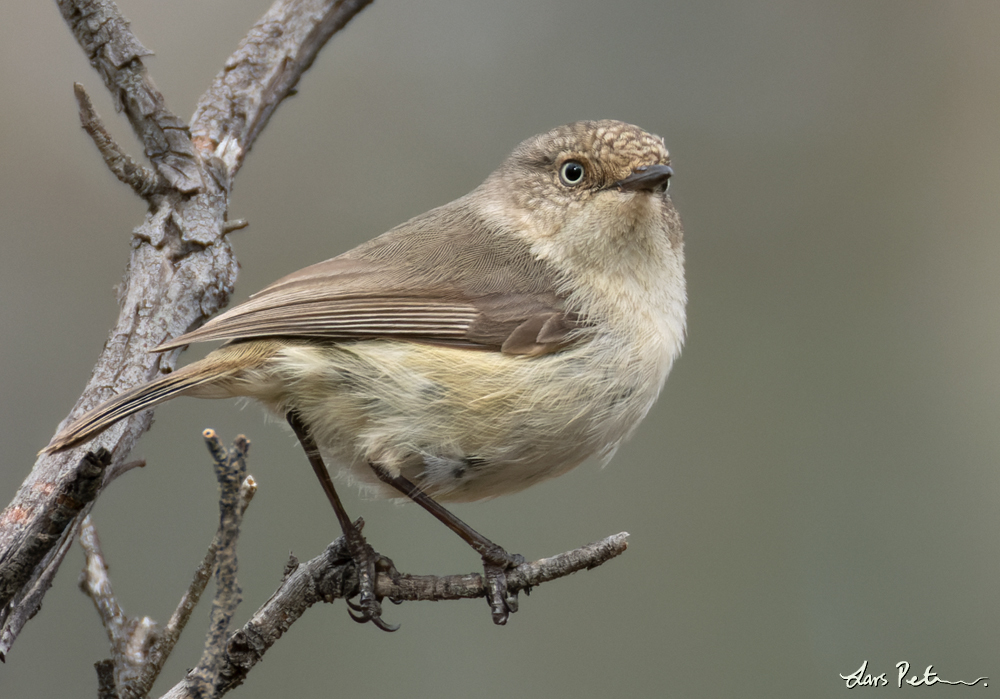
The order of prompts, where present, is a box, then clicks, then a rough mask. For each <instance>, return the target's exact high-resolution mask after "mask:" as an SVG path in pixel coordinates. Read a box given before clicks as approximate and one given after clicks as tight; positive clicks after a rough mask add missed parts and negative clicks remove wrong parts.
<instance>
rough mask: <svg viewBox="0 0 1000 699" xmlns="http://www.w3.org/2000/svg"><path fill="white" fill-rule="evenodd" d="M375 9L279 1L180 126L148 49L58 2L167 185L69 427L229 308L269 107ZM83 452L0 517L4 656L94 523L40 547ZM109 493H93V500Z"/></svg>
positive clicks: (154, 369)
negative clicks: (149, 63) (236, 205)
mask: <svg viewBox="0 0 1000 699" xmlns="http://www.w3.org/2000/svg"><path fill="white" fill-rule="evenodd" d="M370 1H371V0H354V1H347V0H344V1H337V0H278V1H277V2H275V4H274V5H273V6H272V7H271V9H270V10H269V11H268V12H267V14H266V15H265V16H264V17H263V18H262V19H261V20H260V21H259V22H258V23H257V24H256V25H255V26H254V28H253V29H252V30H251V31H250V34H249V35H248V36H247V38H246V39H245V40H244V41H243V42H242V43H241V45H240V47H239V48H238V49H237V51H236V53H234V54H233V56H232V57H231V58H230V59H229V61H228V62H227V64H226V67H225V68H224V69H223V71H222V72H221V73H220V74H219V76H218V77H217V78H216V80H215V82H214V83H213V85H212V87H211V88H210V89H209V90H208V91H207V92H206V93H205V95H204V96H203V97H202V99H201V100H200V102H199V105H198V108H197V111H196V113H195V117H194V119H193V121H192V123H191V125H190V128H189V127H187V126H185V124H184V123H183V121H181V120H180V119H179V118H178V117H177V116H175V115H174V114H173V113H172V112H170V110H169V109H168V108H167V106H166V101H165V100H164V98H163V96H162V95H161V94H160V93H159V92H158V91H157V90H156V88H155V87H154V85H153V83H152V81H151V80H150V79H149V78H148V76H147V75H146V70H145V67H144V66H143V63H142V57H143V56H145V55H148V54H149V51H148V50H147V49H145V48H144V47H143V46H142V44H141V43H140V42H139V41H138V40H137V39H136V38H135V36H134V35H133V34H132V32H131V31H130V29H129V25H128V22H127V21H126V20H125V18H124V17H123V16H122V15H121V13H120V12H119V10H118V8H117V6H116V5H115V4H114V3H113V2H111V1H110V0H58V5H59V8H60V11H61V12H62V15H63V17H64V18H65V19H66V21H67V23H68V24H69V25H70V28H71V29H72V31H73V34H74V36H75V37H76V39H77V41H78V42H79V44H80V46H81V47H82V48H83V49H84V51H85V52H86V53H87V56H88V58H89V59H90V61H91V64H92V65H93V66H94V68H95V69H96V70H97V71H98V73H99V74H100V75H101V77H102V78H103V80H104V83H105V85H106V86H107V87H108V89H109V90H110V91H111V92H112V94H113V95H114V97H115V99H116V100H117V102H118V104H119V105H120V106H121V108H122V111H123V112H124V114H125V115H126V117H127V118H128V119H129V122H130V123H131V124H132V127H133V129H134V130H135V132H136V134H137V135H138V136H139V138H140V140H141V141H142V143H143V145H144V149H145V154H146V157H147V158H148V160H149V161H150V163H151V164H152V166H153V168H154V169H155V171H156V175H157V177H156V179H157V180H159V179H160V178H162V180H164V181H165V182H166V186H165V187H162V188H160V187H159V186H157V187H151V188H150V189H149V190H141V188H138V189H139V191H140V194H143V195H144V198H145V199H146V201H147V202H148V203H149V210H148V212H147V214H146V216H145V220H144V221H143V222H142V223H141V224H139V226H138V227H137V228H136V229H135V230H134V231H133V234H132V241H131V247H132V250H131V255H130V258H129V263H128V267H127V268H126V271H125V278H124V280H123V282H122V284H121V287H120V289H121V290H120V294H119V305H120V308H121V311H120V314H119V317H118V321H117V323H116V324H115V327H114V328H113V329H112V331H111V333H110V335H109V337H108V341H107V343H106V344H105V346H104V350H103V352H102V353H101V355H100V357H99V358H98V361H97V364H96V365H95V367H94V372H93V375H92V376H91V378H90V381H89V382H88V383H87V386H86V388H85V389H84V392H83V394H82V395H81V396H80V398H79V400H78V401H77V403H76V405H74V406H73V409H72V410H71V411H70V413H69V415H68V416H67V419H69V418H72V417H75V416H77V415H80V414H82V413H84V412H86V411H88V410H90V409H91V408H93V407H94V406H96V405H97V404H99V403H101V402H103V401H104V400H106V399H107V398H109V397H111V396H112V395H114V394H116V393H118V392H120V391H122V390H124V389H126V388H129V387H132V386H135V385H137V384H140V383H143V382H146V381H149V380H150V379H152V378H154V377H155V376H156V375H157V374H158V373H160V372H163V371H169V370H171V369H172V368H173V367H174V365H175V363H176V360H177V355H178V354H179V352H169V353H166V354H154V353H151V352H150V350H152V349H153V348H154V347H156V346H157V345H159V344H161V343H162V342H165V341H167V340H170V339H172V338H174V337H177V336H179V335H181V334H183V333H185V332H187V331H188V330H191V329H192V328H194V327H197V326H198V325H200V324H201V323H203V322H204V321H205V319H206V318H209V317H211V316H212V315H213V314H214V313H216V312H217V311H218V310H219V309H220V308H222V307H223V306H225V304H226V302H227V301H228V298H229V294H230V293H231V292H232V290H233V285H234V283H235V280H236V270H237V265H236V260H235V258H234V257H233V253H232V250H231V248H230V246H229V243H228V242H227V240H226V238H225V233H226V232H227V230H228V227H227V222H226V215H227V209H228V204H229V189H230V186H231V184H232V180H233V176H234V175H235V173H236V171H237V170H238V169H239V167H240V165H241V164H242V162H243V159H244V157H245V156H246V154H247V152H248V151H249V150H250V148H251V146H252V145H253V141H254V139H255V138H256V137H257V135H258V134H259V133H260V131H261V129H262V128H263V126H264V125H265V124H266V123H267V120H268V118H269V117H270V115H271V114H272V113H273V111H274V109H275V108H276V107H277V106H278V104H280V103H281V101H282V100H283V99H284V98H285V97H287V96H288V95H289V93H290V91H291V89H292V87H293V86H294V85H295V84H296V82H297V81H298V79H299V77H300V76H301V75H302V73H303V72H304V71H305V70H306V69H308V67H309V66H310V65H311V64H312V62H313V59H314V58H315V57H316V54H317V53H318V52H319V50H320V49H321V48H322V46H323V45H324V44H325V42H326V41H327V40H328V39H329V38H330V37H331V36H332V35H333V34H334V33H335V32H336V31H337V30H338V29H340V28H341V27H343V26H344V25H345V24H346V23H347V22H348V21H349V20H350V19H351V18H352V17H353V16H354V15H356V14H357V13H358V12H359V11H360V10H361V9H363V8H364V7H365V6H366V5H368V4H369V3H370ZM79 98H80V93H79V91H78V99H79ZM80 101H81V118H82V120H83V122H84V125H85V126H86V127H87V132H88V133H90V134H91V136H92V137H94V138H95V141H96V142H97V144H98V147H99V148H100V150H101V152H102V154H103V155H104V157H105V159H106V160H108V158H109V155H108V154H109V153H111V154H112V155H114V154H116V153H121V152H123V151H122V149H121V148H120V147H117V146H116V145H114V144H109V143H107V142H105V143H102V142H101V138H102V136H103V135H106V131H104V130H102V129H100V128H98V127H99V120H98V118H97V116H96V114H94V113H93V109H92V108H91V107H89V105H85V104H84V100H82V99H81V100H80ZM192 133H193V134H195V138H194V139H192V138H191V134H192ZM95 134H97V135H95ZM109 164H110V163H109ZM112 170H113V171H114V168H112ZM116 174H118V173H117V172H116ZM146 181H148V178H147V180H146ZM133 188H134V189H137V188H136V187H135V185H133ZM150 422H151V414H150V413H149V412H145V413H141V414H139V415H135V416H133V417H131V418H128V419H127V420H123V421H122V422H120V423H118V424H117V425H115V426H114V427H112V428H111V429H109V430H108V431H107V432H105V433H104V434H102V435H101V436H100V437H98V438H97V439H96V440H95V441H94V442H92V443H91V444H89V445H88V449H91V450H93V449H97V448H104V449H107V451H108V452H109V453H110V454H111V459H112V467H113V468H114V467H115V466H117V465H120V464H121V463H122V462H123V461H124V460H125V458H126V457H127V455H128V453H129V451H130V450H131V449H132V447H133V446H134V444H135V442H136V440H137V439H138V437H139V435H141V434H142V433H143V432H144V431H145V430H146V429H148V427H149V425H150ZM83 454H84V451H83V450H80V449H77V450H72V451H68V452H65V453H61V454H55V455H47V456H43V457H39V459H38V460H37V461H36V462H35V465H34V468H33V469H32V471H31V473H30V474H29V475H28V477H27V478H26V479H25V481H24V483H22V485H21V487H20V488H19V489H18V491H17V493H16V495H15V496H14V499H13V500H12V501H11V503H10V505H8V507H7V508H6V509H5V510H4V511H3V512H2V513H0V581H2V583H0V584H2V588H0V591H2V592H3V594H2V596H0V659H3V658H4V657H5V656H6V654H7V652H8V651H9V649H10V647H11V645H12V643H13V642H14V639H15V638H16V637H17V634H18V632H19V631H20V629H21V627H23V625H24V623H25V622H26V621H27V620H28V619H29V618H30V617H31V616H32V615H33V614H34V612H35V611H37V608H38V606H37V605H38V604H40V602H41V597H42V594H44V587H47V584H48V583H46V582H44V581H46V580H51V576H52V575H53V574H54V572H55V569H57V568H58V564H59V561H61V558H62V557H61V555H58V553H57V552H59V551H63V552H64V551H65V549H66V544H67V541H68V540H70V539H71V538H72V537H73V536H74V534H75V532H76V530H77V528H78V526H79V523H80V521H81V520H82V518H83V516H85V515H86V514H87V512H89V505H85V506H84V507H83V509H82V510H81V511H80V512H79V513H78V515H77V516H76V517H75V518H72V519H71V520H70V522H69V524H68V526H65V527H64V529H63V530H62V531H61V532H59V533H52V532H50V533H49V535H48V536H49V538H48V539H47V540H45V541H42V542H41V543H39V541H38V532H39V531H40V529H44V528H45V525H44V524H40V523H44V522H52V521H54V515H53V513H54V511H55V510H56V508H57V507H58V501H59V498H60V494H61V493H64V492H66V490H67V489H68V488H70V487H71V486H70V483H72V482H73V481H74V480H75V479H76V478H77V466H78V464H80V460H81V458H82V456H83ZM105 485H106V482H103V483H101V485H100V486H99V487H98V489H97V492H96V493H95V497H96V496H97V495H99V494H100V490H101V489H102V488H103V487H104V486H105ZM27 551H30V552H32V553H31V554H30V555H28V554H26V553H25V552H27ZM39 552H42V554H43V555H42V558H41V560H40V562H38V561H37V560H36V559H38V557H39V556H38V554H39ZM39 585H42V588H40V587H39ZM39 589H42V594H38V592H39Z"/></svg>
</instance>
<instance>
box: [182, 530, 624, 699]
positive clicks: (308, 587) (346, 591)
mask: <svg viewBox="0 0 1000 699" xmlns="http://www.w3.org/2000/svg"><path fill="white" fill-rule="evenodd" d="M627 548H628V534H626V533H621V534H616V535H614V536H609V537H608V538H606V539H602V540H601V541H598V542H595V543H593V544H588V545H587V546H583V547H581V548H579V549H576V550H574V551H568V552H566V553H562V554H559V555H558V556H553V557H552V558H542V559H539V560H537V561H534V562H532V563H524V564H522V565H520V566H518V567H516V568H513V569H511V570H509V571H507V585H508V587H509V589H510V590H512V591H520V590H524V589H528V588H530V587H533V586H536V585H540V584H542V583H544V582H548V581H550V580H555V579H556V578H560V577H563V576H565V575H569V574H571V573H574V572H576V571H579V570H585V569H587V570H589V569H591V568H595V567H597V566H599V565H601V564H602V563H604V562H605V561H609V560H611V559H612V558H615V557H616V556H619V555H621V554H622V553H624V552H625V549H627ZM394 578H395V579H394ZM357 583H358V578H357V571H356V570H355V567H354V562H353V561H352V560H351V558H350V554H349V553H348V551H347V548H346V546H345V544H344V540H343V537H339V538H337V539H336V540H335V541H334V542H333V543H332V544H330V545H329V546H328V547H327V548H326V550H325V551H324V552H323V553H321V554H320V555H319V556H317V557H316V558H313V559H312V560H310V561H308V562H307V563H304V564H301V565H300V564H298V562H297V561H295V560H294V558H293V560H292V561H291V562H290V565H289V567H288V568H286V574H285V577H284V579H283V580H282V582H281V586H280V587H279V588H278V589H277V590H276V591H275V592H274V594H273V595H271V598H270V599H269V600H268V601H267V602H265V603H264V605H263V606H262V607H261V608H260V609H258V610H257V612H256V613H254V615H253V617H251V618H250V620H249V621H248V622H247V623H246V624H245V625H244V626H243V628H241V629H239V630H238V631H236V632H235V633H234V634H233V635H232V636H231V637H230V638H229V641H228V643H227V645H226V652H225V658H224V660H225V662H224V664H223V665H222V666H221V667H220V668H219V684H218V685H217V686H216V694H215V696H216V697H221V696H222V695H223V694H225V693H226V692H228V691H229V690H231V689H234V688H235V687H238V686H239V685H240V684H242V683H243V681H244V680H245V679H246V676H247V674H248V673H249V672H250V670H251V669H253V667H254V666H255V665H256V664H257V663H258V662H259V661H260V660H261V659H262V658H263V656H264V653H266V652H267V650H268V648H270V647H271V646H272V645H274V643H275V642H276V641H277V640H278V639H279V638H281V636H282V635H283V634H284V633H285V632H286V631H287V630H288V629H289V628H290V627H291V625H292V624H293V623H295V621H296V620H298V618H299V617H301V616H302V614H303V613H304V612H305V610H306V609H308V608H309V607H311V606H312V605H314V604H316V603H317V602H333V601H334V600H336V599H339V598H344V599H346V598H349V597H351V596H353V595H355V594H357ZM376 591H377V593H378V595H379V596H380V597H388V598H389V599H392V600H394V601H407V600H413V601H416V600H421V601H438V600H455V599H474V598H477V597H485V596H486V594H487V588H486V586H485V585H484V583H483V577H482V575H480V574H479V573H472V574H470V575H449V576H443V577H438V576H433V575H420V576H414V575H392V574H386V573H384V572H382V573H380V574H379V576H378V580H377V581H376ZM194 696H195V695H194V694H192V693H191V690H190V687H189V685H188V683H187V680H182V681H180V682H178V683H177V684H176V685H174V687H173V688H172V689H171V690H170V691H169V692H167V693H166V694H165V695H163V697H164V699H182V698H186V697H194Z"/></svg>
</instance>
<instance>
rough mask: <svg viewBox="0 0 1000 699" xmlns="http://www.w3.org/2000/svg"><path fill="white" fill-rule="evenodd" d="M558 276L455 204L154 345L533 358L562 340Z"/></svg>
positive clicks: (568, 323) (569, 323)
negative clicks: (348, 347)
mask: <svg viewBox="0 0 1000 699" xmlns="http://www.w3.org/2000/svg"><path fill="white" fill-rule="evenodd" d="M558 281H559V280H558V275H557V274H556V272H555V271H554V270H553V269H552V268H551V266H549V265H548V264H547V263H545V262H543V261H541V260H537V259H535V258H534V257H533V256H532V254H531V252H530V250H529V248H528V245H527V244H526V243H524V242H523V241H522V240H521V239H520V238H518V237H515V236H513V235H510V234H508V233H506V232H504V231H497V230H491V229H490V228H489V227H488V226H487V225H486V224H485V223H484V222H483V221H482V219H480V218H477V217H476V216H474V215H472V214H471V213H470V212H469V209H468V207H467V206H463V200H459V201H457V202H453V203H452V204H449V205H447V206H444V207H441V208H439V209H435V210H433V211H430V212H428V213H426V214H424V215H423V216H420V217H417V218H415V219H412V220H411V221H408V222H406V223H404V224H402V225H401V226H398V227H397V228H394V229H393V230H391V231H389V232H388V233H385V234H384V235H381V236H379V237H378V238H375V239H374V240H371V241H369V242H368V243H365V244H363V245H361V246H359V247H357V248H355V249H353V250H351V251H349V252H347V253H344V254H343V255H341V256H339V257H335V258H333V259H331V260H327V261H326V262H320V263H319V264H315V265H312V266H310V267H306V268H305V269H302V270H299V271H298V272H295V273H293V274H290V275H289V276H287V277H285V278H283V279H280V280H278V281H277V282H275V283H274V284H272V285H271V286H269V287H267V288H266V289H264V290H263V291H261V292H259V293H257V294H255V295H254V296H252V297H251V298H250V299H249V300H248V301H246V302H245V303H243V304H240V305H239V306H236V307H235V308H233V309H231V310H230V311H228V312H226V313H224V314H222V315H220V316H218V317H217V318H214V319H213V320H211V321H209V322H208V323H206V324H205V325H204V326H202V327H201V328H199V329H198V330H194V331H192V332H189V333H187V334H185V335H182V336H181V337H179V338H177V339H176V340H174V341H172V342H169V343H166V344H164V345H161V346H160V347H159V348H158V349H160V350H167V349H172V348H175V347H179V346H181V345H186V344H190V343H192V342H199V341H203V340H244V339H250V338H259V337H267V336H283V337H312V338H322V339H331V340H344V339H354V338H373V337H381V338H396V339H407V340H414V341H419V342H431V343H436V344H447V345H454V346H465V347H478V348H481V349H493V350H500V351H503V352H504V353H507V354H527V355H536V354H544V353H547V352H553V351H556V350H558V349H560V348H562V347H564V346H566V344H568V342H569V341H570V337H569V335H570V332H571V331H572V330H573V328H575V327H577V326H578V325H579V323H578V322H577V321H576V319H575V318H572V317H570V315H568V314H567V313H566V310H565V305H564V302H563V297H562V295H561V294H560V293H559V290H558Z"/></svg>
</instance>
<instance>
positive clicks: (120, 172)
mask: <svg viewBox="0 0 1000 699" xmlns="http://www.w3.org/2000/svg"><path fill="white" fill-rule="evenodd" d="M73 92H74V93H75V94H76V103H77V104H78V105H79V106H80V123H81V124H82V125H83V130H84V131H86V132H87V134H88V135H89V136H90V138H91V139H93V141H94V145H95V146H97V150H98V151H100V153H101V157H103V158H104V164H105V165H107V166H108V169H109V170H111V172H112V174H113V175H114V176H115V177H117V178H118V179H119V180H121V181H122V182H124V183H125V184H127V185H128V186H129V187H131V188H132V189H133V190H135V193H136V194H138V195H139V196H140V197H142V198H143V199H146V198H148V197H149V196H151V195H153V194H162V193H164V192H166V191H167V190H168V188H169V185H168V184H167V181H166V180H165V179H164V178H163V177H161V176H160V175H158V174H157V173H155V172H153V171H152V170H150V169H149V168H145V167H143V166H142V165H140V164H139V163H137V162H135V161H134V160H133V159H132V156H130V155H129V154H128V153H126V152H125V151H124V149H123V148H122V147H121V146H119V145H118V143H117V142H116V141H115V139H114V138H113V137H112V136H111V134H110V133H108V130H107V129H106V128H105V127H104V123H103V122H102V121H101V117H99V116H98V115H97V112H96V111H95V110H94V105H93V103H92V102H91V101H90V96H89V95H88V94H87V91H86V90H85V89H84V87H83V85H81V84H80V83H73Z"/></svg>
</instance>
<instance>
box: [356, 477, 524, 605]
mask: <svg viewBox="0 0 1000 699" xmlns="http://www.w3.org/2000/svg"><path fill="white" fill-rule="evenodd" d="M370 465H371V467H372V470H373V471H374V472H375V475H376V476H378V478H379V480H381V481H382V482H383V483H387V484H388V485H391V486H392V487H393V488H395V489H396V490H398V491H399V492H401V493H402V494H403V495H405V496H406V497H408V498H410V499H411V500H412V501H413V502H415V503H417V504H418V505H420V506H421V507H422V508H424V509H425V510H427V511H428V512H430V513H431V514H432V515H434V516H435V517H436V518H437V519H438V520H440V521H441V523H442V524H444V525H445V526H446V527H448V528H449V529H451V530H452V531H453V532H455V533H456V534H458V535H459V536H460V537H462V540H463V541H465V543H467V544H468V545H469V546H471V547H472V548H473V550H474V551H475V552H476V553H478V554H479V555H480V556H482V558H483V569H484V572H485V574H486V575H485V578H486V586H487V590H488V593H487V594H488V598H487V601H488V602H489V603H490V609H491V610H492V612H493V623H494V624H499V625H503V624H506V623H507V617H508V616H510V613H511V612H516V611H517V593H516V592H514V593H511V594H509V593H508V592H507V575H506V573H505V571H506V570H508V569H510V568H514V567H516V566H519V565H521V564H522V563H524V557H523V556H521V555H519V554H510V553H507V551H505V550H504V549H503V548H502V547H501V546H498V545H497V544H494V543H493V542H492V541H490V540H489V539H487V538H486V537H485V536H483V535H482V534H480V533H479V532H477V531H476V530H475V529H473V528H472V527H470V526H469V525H468V524H466V523H465V522H463V521H462V520H460V519H459V518H458V517H456V516H455V515H453V514H452V513H451V512H449V511H448V510H446V509H445V508H444V507H442V506H441V505H439V504H438V503H437V502H436V501H435V500H434V499H433V498H432V497H431V496H430V495H428V494H427V493H425V492H424V491H422V490H421V489H420V488H418V487H417V486H416V485H414V484H413V483H412V482H410V481H409V480H407V479H406V478H404V477H403V476H394V475H392V474H391V473H389V471H388V470H386V469H385V467H383V466H381V465H380V464H376V463H372V464H370Z"/></svg>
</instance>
